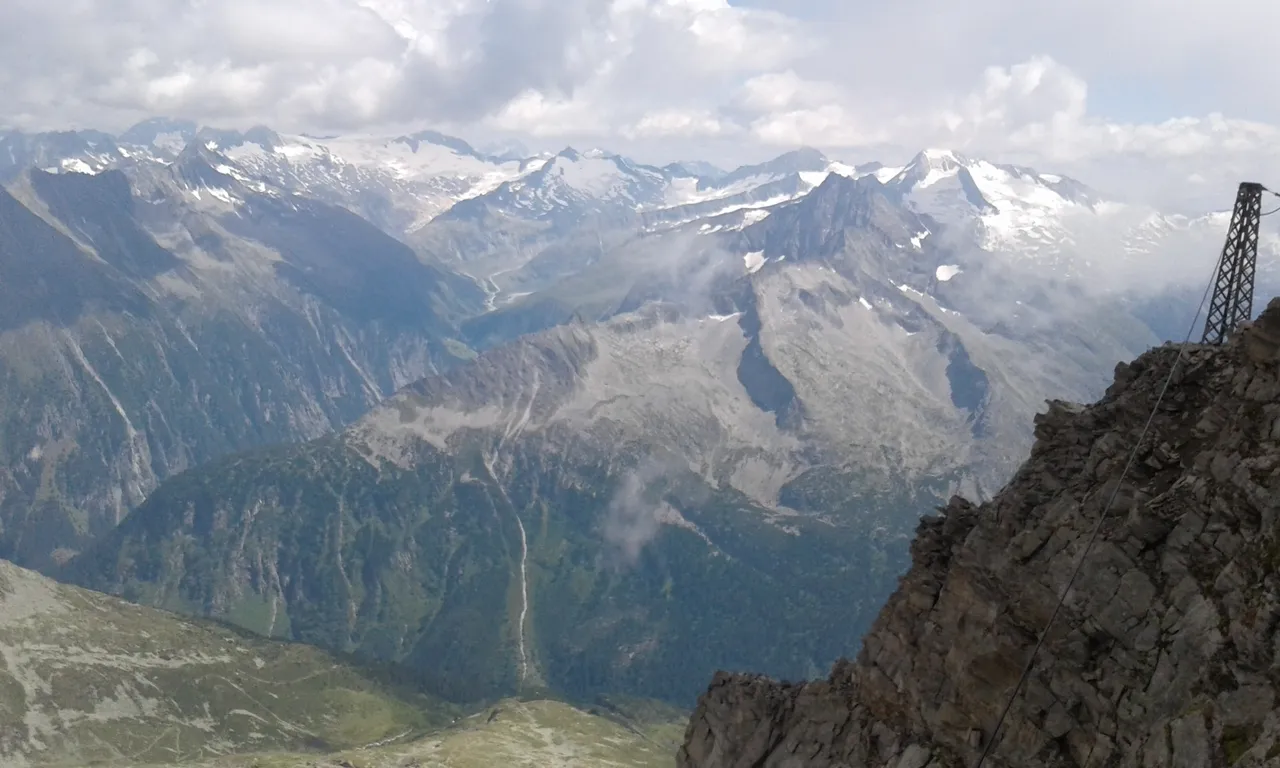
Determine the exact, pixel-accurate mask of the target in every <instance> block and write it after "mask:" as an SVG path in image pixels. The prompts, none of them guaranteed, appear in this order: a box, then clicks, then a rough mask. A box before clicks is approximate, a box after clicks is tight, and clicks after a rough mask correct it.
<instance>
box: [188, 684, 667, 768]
mask: <svg viewBox="0 0 1280 768" xmlns="http://www.w3.org/2000/svg"><path fill="white" fill-rule="evenodd" d="M592 711H593V712H595V713H596V714H592V713H590V712H585V711H583V710H581V709H576V708H574V707H571V706H569V705H568V704H564V703H561V702H557V701H531V702H520V701H515V700H506V701H503V702H501V703H499V704H497V705H495V706H493V707H490V708H488V709H485V710H484V711H482V712H478V713H476V714H474V715H472V716H470V717H467V718H465V719H463V720H460V721H458V723H457V724H455V725H453V726H451V727H449V728H447V729H445V730H444V731H441V732H438V733H434V734H431V735H428V736H426V737H424V738H420V739H415V740H411V741H404V742H396V743H392V744H384V745H376V746H371V747H367V748H363V749H352V750H346V751H343V752H339V753H334V754H331V755H326V756H323V757H317V756H316V755H314V754H301V753H293V754H288V753H277V754H269V755H243V756H237V757H231V758H223V759H212V760H205V761H199V762H196V763H189V764H185V765H184V768H348V767H350V768H408V767H409V766H417V767H419V768H428V766H430V767H431V768H490V766H492V767H493V768H544V767H545V766H556V768H672V766H674V765H675V753H676V750H677V749H678V748H679V744H680V740H681V739H682V738H683V737H684V728H685V718H684V717H683V716H680V717H679V718H677V717H675V716H674V713H672V716H670V717H668V716H660V717H657V718H656V719H655V718H653V717H652V714H653V713H646V714H647V715H648V716H649V717H648V719H646V720H643V721H637V720H633V719H631V716H623V717H619V716H618V714H617V713H609V715H608V716H606V713H604V712H603V711H601V710H598V709H595V710H592ZM631 715H634V713H631Z"/></svg>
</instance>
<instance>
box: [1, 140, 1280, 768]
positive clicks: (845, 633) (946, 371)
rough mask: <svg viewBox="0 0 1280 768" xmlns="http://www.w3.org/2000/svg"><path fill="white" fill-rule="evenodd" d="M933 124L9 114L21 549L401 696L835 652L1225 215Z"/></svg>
mask: <svg viewBox="0 0 1280 768" xmlns="http://www.w3.org/2000/svg"><path fill="white" fill-rule="evenodd" d="M904 159H905V160H906V162H898V164H896V165H883V164H881V163H870V164H862V165H849V164H845V163H841V162H838V161H835V160H832V159H830V158H827V157H825V156H824V155H822V154H821V153H819V152H817V151H815V150H811V149H800V150H796V151H793V152H789V153H787V154H784V155H781V156H780V157H777V158H775V159H773V160H771V161H768V162H765V163H761V164H759V165H753V166H747V167H743V168H739V169H736V170H732V171H721V170H719V169H716V168H713V167H710V166H708V165H707V164H705V163H692V162H691V163H678V164H672V165H668V166H665V167H655V166H648V165H645V164H643V163H639V162H635V161H633V160H631V159H628V158H625V157H621V156H619V155H616V154H612V153H610V152H607V151H602V150H590V151H578V150H574V149H565V150H563V151H561V152H559V153H558V154H542V155H532V156H519V155H516V154H501V155H498V154H492V153H486V152H483V151H479V150H477V149H475V148H473V147H472V146H470V145H469V144H467V143H466V142H464V141H461V140H459V139H456V138H452V137H448V136H444V135H442V134H439V133H436V132H430V131H428V132H422V133H417V134H412V135H406V136H400V137H367V136H352V137H330V138H317V137H308V136H290V135H282V134H279V133H277V132H275V131H273V130H271V129H269V128H265V127H255V128H252V129H249V130H245V131H234V130H220V129H212V128H206V127H200V126H197V125H194V124H191V123H186V122H182V121H174V120H163V119H156V120H150V121H147V122H145V123H142V124H140V125H138V126H135V127H134V128H132V129H130V130H128V131H126V132H124V133H121V134H119V135H108V134H105V133H99V132H92V131H80V132H64V133H50V134H23V133H17V132H10V133H0V183H3V188H2V189H0V557H3V558H6V559H8V560H11V561H13V562H14V563H16V564H17V565H19V566H24V567H26V568H32V569H36V570H39V571H43V572H44V573H45V574H47V575H48V576H52V577H54V578H57V579H60V580H63V581H69V582H71V583H74V584H76V585H79V587H88V588H90V589H92V590H97V591H98V592H106V593H110V594H112V595H115V596H118V597H122V598H124V599H126V600H128V601H132V602H133V603H140V604H142V605H143V606H148V607H149V608H160V609H166V610H168V611H171V612H175V613H179V614H186V615H187V616H188V617H194V618H195V619H198V620H199V621H198V622H197V623H196V624H192V625H191V626H198V627H206V625H205V624H203V623H199V622H203V621H206V620H210V619H212V620H216V621H218V622H221V624H219V625H217V626H219V627H221V626H222V625H225V624H230V625H234V626H236V627H238V628H240V629H241V630H247V631H248V633H249V634H248V636H246V637H245V638H243V639H242V640H241V641H237V642H244V643H245V644H246V645H245V647H246V648H252V649H259V648H267V647H275V643H277V642H278V641H295V642H300V643H304V644H307V645H310V646H318V647H319V648H320V649H323V651H324V653H329V654H337V655H338V656H335V657H329V656H323V657H322V656H320V655H312V656H307V659H309V661H308V662H307V663H309V664H319V663H321V662H320V661H319V660H320V659H322V658H324V659H327V658H339V657H340V658H341V659H342V661H341V664H342V665H348V664H349V665H351V666H350V667H346V666H343V667H342V669H344V670H347V669H349V670H350V671H349V672H344V674H349V675H350V676H351V677H350V679H351V680H353V681H357V682H352V683H350V687H352V689H353V690H359V691H363V693H361V695H362V696H369V697H380V698H378V699H377V700H378V701H379V702H382V703H380V704H379V705H378V706H379V707H382V710H379V711H383V710H385V711H387V712H391V713H393V714H395V713H402V711H403V710H402V709H401V707H403V706H407V705H406V704H405V703H404V702H405V701H406V698H405V697H406V696H408V694H404V693H403V692H401V691H400V690H399V689H398V688H396V689H391V688H380V687H378V686H379V685H380V684H378V683H375V682H368V681H367V680H366V678H365V677H362V676H361V675H364V674H365V673H364V672H361V671H360V670H361V669H363V667H361V666H360V665H369V664H372V665H381V668H385V667H386V666H387V665H391V666H392V667H394V668H395V669H397V670H398V672H397V676H398V677H399V682H400V683H401V684H405V685H407V684H409V683H412V686H410V687H412V688H414V690H420V691H427V692H429V693H430V696H431V702H432V704H431V705H430V710H431V712H442V711H446V710H447V711H449V712H451V713H452V712H455V710H454V709H447V708H448V707H454V708H457V707H464V708H465V707H476V706H480V705H481V704H482V703H492V702H496V701H499V700H502V699H503V698H504V697H513V696H518V697H523V699H525V701H524V702H517V703H510V701H509V703H508V704H507V705H506V707H507V708H508V710H510V711H512V712H516V713H518V714H517V715H516V721H517V722H526V721H527V722H529V723H535V722H542V721H541V720H538V718H548V717H553V718H561V719H564V718H568V720H565V722H568V721H569V720H572V721H573V722H574V723H578V724H579V725H580V724H581V723H584V722H587V720H583V719H582V718H590V717H593V715H590V714H587V713H584V710H583V708H584V707H586V706H587V703H588V702H592V701H598V700H600V697H602V696H606V695H610V694H623V695H627V696H632V697H638V699H639V700H654V701H661V702H665V704H671V705H676V706H681V707H687V706H689V705H691V704H692V703H693V702H694V699H695V697H696V696H697V695H698V694H699V693H700V692H701V691H702V690H704V689H705V686H706V683H707V681H708V680H710V679H711V676H712V674H713V673H714V672H715V671H716V670H717V669H723V668H729V669H741V670H752V671H756V672H763V673H767V674H770V675H774V676H780V677H787V678H793V679H794V678H802V677H814V676H817V675H821V674H824V673H825V670H826V669H828V668H829V666H830V664H831V663H832V662H833V661H834V660H835V659H837V658H839V657H841V656H842V655H850V654H853V653H855V652H856V650H857V648H858V647H859V645H860V643H861V639H862V637H863V635H864V634H865V633H866V632H867V630H868V629H869V628H870V626H871V622H872V621H873V620H874V618H875V616H876V614H877V612H878V611H879V610H880V608H881V606H882V605H883V603H884V601H885V600H886V598H887V597H888V596H889V594H890V593H891V592H892V591H893V589H894V587H895V585H896V584H897V581H898V578H899V576H900V575H901V573H902V572H903V571H904V570H905V569H906V568H907V566H908V564H909V557H908V543H909V541H910V538H911V534H912V532H913V531H914V530H915V528H916V525H917V523H918V522H919V520H920V518H921V516H922V515H925V514H928V513H929V512H930V511H932V510H933V509H934V508H936V507H938V506H939V505H941V504H944V503H945V502H946V501H947V500H948V499H949V498H950V497H951V496H952V495H953V494H957V493H959V494H963V495H965V496H967V497H969V498H971V499H973V500H975V501H978V502H981V501H984V500H986V499H988V498H989V497H990V494H992V493H993V492H994V491H995V490H996V489H998V488H999V487H1000V486H1001V485H1002V484H1003V483H1004V482H1005V481H1006V480H1007V479H1008V478H1009V477H1010V475H1011V474H1012V472H1013V470H1014V469H1015V467H1016V465H1017V464H1018V463H1019V462H1020V461H1021V460H1022V459H1023V457H1024V456H1025V455H1026V453H1027V452H1028V450H1029V449H1030V446H1031V442H1032V434H1031V425H1032V416H1033V414H1035V413H1036V412H1037V411H1038V410H1039V409H1040V407H1041V405H1042V403H1043V402H1044V401H1045V399H1046V398H1059V399H1066V400H1072V401H1089V400H1093V399H1096V398H1097V397H1098V396H1099V395H1100V394H1101V392H1102V391H1103V388H1104V387H1105V386H1106V385H1107V383H1109V382H1110V381H1111V379H1112V372H1113V370H1114V368H1115V366H1116V364H1117V363H1118V362H1120V361H1122V360H1129V359H1132V358H1133V357H1135V356H1137V355H1138V354H1140V353H1142V352H1144V351H1145V350H1147V349H1148V348H1150V347H1152V346H1154V345H1156V344H1158V343H1159V342H1161V341H1162V340H1165V339H1170V338H1177V339H1181V338H1182V336H1183V335H1184V334H1185V333H1186V330H1187V329H1186V327H1185V325H1184V323H1185V318H1189V317H1190V316H1191V314H1192V311H1193V310H1194V307H1195V303H1196V302H1197V301H1198V299H1199V290H1198V289H1199V286H1202V285H1203V283H1204V280H1205V279H1206V278H1207V277H1208V275H1209V272H1210V269H1211V268H1212V264H1213V261H1214V257H1215V256H1216V254H1217V252H1218V250H1219V249H1220V248H1221V242H1222V237H1223V235H1224V233H1225V231H1226V226H1227V220H1228V218H1229V214H1224V213H1220V212H1212V213H1206V214H1205V215H1203V216H1199V217H1187V216H1178V215H1168V214H1164V213H1161V212H1159V211H1155V210H1151V209H1148V208H1144V207H1141V206H1137V205H1133V204H1124V203H1118V202H1113V201H1110V200H1108V199H1106V196H1105V195H1104V194H1102V193H1100V192H1098V191H1095V190H1093V189H1090V188H1089V187H1087V186H1086V185H1085V184H1083V183H1081V182H1078V181H1074V180H1071V179H1068V178H1065V177H1062V176H1059V175H1054V174H1050V173H1041V172H1039V171H1036V170H1033V169H1029V168H1024V167H1017V166H1009V165H1002V164H998V163H994V162H989V161H987V160H984V159H979V158H971V157H965V156H962V155H960V154H958V153H955V152H951V151H947V150H938V149H929V150H925V151H922V152H920V153H918V154H917V155H915V156H914V157H911V158H898V159H896V160H898V161H901V160H904ZM1223 202H1224V206H1225V205H1226V204H1227V203H1228V202H1229V201H1226V200H1224V201H1223ZM1262 250H1263V257H1262V262H1261V263H1260V266H1259V290H1260V291H1267V290H1272V289H1273V288H1280V271H1277V265H1280V258H1277V257H1278V256H1280V241H1277V240H1276V239H1275V237H1274V235H1268V236H1267V239H1266V240H1265V242H1264V243H1263V248H1262ZM1186 264H1193V265H1194V266H1193V267H1192V268H1186V269H1184V268H1181V267H1176V266H1175V265H1186ZM1151 275H1158V278H1157V279H1152V278H1151V277H1150V276H1151ZM1193 293H1194V295H1191V294H1193ZM15 573H17V571H15ZM21 573H22V574H23V575H22V576H21V579H19V577H18V576H13V575H11V576H9V577H8V578H9V579H10V580H11V581H14V582H15V583H17V582H18V581H20V580H26V581H23V582H22V583H29V584H32V585H37V584H38V585H39V589H44V590H49V589H55V587H54V586H52V583H51V582H49V583H47V582H45V581H37V580H39V579H41V578H42V577H39V576H35V575H34V574H33V573H31V572H30V571H22V572H21ZM27 589H36V587H35V586H30V587H27ZM56 589H62V590H72V589H73V588H72V587H69V586H62V587H56ZM62 594H65V595H81V594H91V593H84V592H81V591H79V589H78V588H75V591H74V592H65V593H62ZM66 599H70V598H66ZM92 599H93V600H97V601H99V602H100V604H101V605H104V606H106V605H109V606H111V608H110V610H119V611H135V610H137V609H136V608H134V607H128V604H126V603H123V602H120V601H116V600H113V601H111V602H110V603H102V602H101V601H102V600H104V599H105V598H103V597H102V596H100V595H95V596H94V597H93V598H92ZM104 610H106V609H104ZM154 615H156V616H162V615H163V616H166V617H170V618H171V620H172V621H175V622H176V621H179V619H177V618H176V617H171V614H165V613H156V614H154ZM181 621H187V620H186V619H182V620H181ZM175 626H176V625H175ZM183 626H187V625H185V624H184V625H183ZM207 626H215V625H207ZM0 629H3V623H2V620H0ZM174 631H177V630H174ZM184 631H185V630H184ZM201 631H212V630H201ZM219 631H225V630H224V629H220V630H219ZM228 636H230V635H228ZM237 637H239V635H237ZM3 642H5V640H4V638H3V637H0V644H2V643H3ZM202 642H204V641H203V640H202ZM209 642H213V641H212V640H210V641H209ZM254 644H261V645H254ZM285 647H289V648H294V647H295V646H285ZM250 652H251V653H255V654H258V657H261V658H267V657H265V656H262V654H264V653H266V651H260V650H252V651H246V653H250ZM307 653H312V651H311V650H308V651H307ZM315 653H316V654H319V653H320V652H319V651H315ZM2 658H6V659H7V658H8V657H2ZM246 658H247V657H246ZM272 658H274V657H272ZM333 663H334V664H337V663H339V662H333ZM13 679H14V680H15V681H16V682H15V683H14V684H13V685H16V686H18V688H23V686H27V688H23V690H24V691H25V694H24V695H25V696H26V697H27V699H24V700H31V699H32V697H34V696H35V693H34V690H35V689H34V688H32V687H31V686H37V683H35V682H31V681H33V680H35V678H34V677H32V676H30V675H28V676H27V677H21V676H16V677H14V678H13ZM344 679H346V678H344ZM5 680H6V678H4V677H3V676H0V684H4V681H5ZM24 681H27V682H24ZM28 682H29V683H30V685H28ZM10 687H12V686H10ZM4 690H5V689H3V688H0V697H2V696H3V695H4V693H3V692H4ZM193 695H194V694H193ZM415 695H417V694H415ZM554 698H560V699H564V700H566V701H568V702H570V703H571V704H573V705H576V706H578V707H579V708H577V709H575V708H573V707H572V706H570V704H563V705H562V704H556V703H552V702H550V699H554ZM535 700H536V701H535ZM4 701H5V699H4V698H0V717H7V716H8V714H7V713H8V710H7V709H5V708H4V706H3V705H4ZM531 702H533V703H531ZM538 702H541V703H538ZM166 706H167V705H166ZM646 706H648V705H646ZM652 706H654V707H657V706H658V705H656V704H654V705H652ZM557 707H563V709H557ZM254 711H256V710H254ZM456 711H457V712H466V711H471V710H465V709H459V710H456ZM312 716H313V715H312V714H311V713H308V712H303V713H300V714H298V717H300V718H304V717H312ZM388 717H391V715H388ZM405 717H407V716H405V715H402V714H395V718H399V719H395V718H393V719H394V723H393V724H394V725H396V726H399V725H401V724H402V720H403V719H404V718H405ZM415 717H416V715H415ZM423 717H425V715H424V716H423ZM520 718H524V720H521V719H520ZM575 718H577V719H575ZM28 722H29V723H30V718H29V717H28ZM41 722H42V723H43V722H44V721H41ZM49 722H52V723H53V725H49V726H48V727H49V728H53V729H54V730H57V729H59V728H62V729H63V731H62V732H65V728H66V727H69V726H65V725H59V723H62V722H63V721H61V720H58V719H57V718H54V719H52V720H50V721H49ZM308 722H309V721H308ZM431 722H434V721H431ZM590 722H591V723H595V725H593V726H592V727H595V726H599V727H601V728H606V730H607V728H617V729H619V730H618V732H619V733H632V734H633V735H634V734H635V733H639V732H643V733H646V734H647V733H649V731H645V730H644V729H638V728H637V727H634V726H627V727H630V728H632V730H627V728H624V727H623V726H621V725H618V722H622V723H624V724H625V723H630V722H632V721H630V720H626V719H622V720H618V721H616V722H615V721H612V720H611V721H608V724H607V727H606V725H601V724H600V723H599V722H597V721H595V720H592V721H590ZM646 722H647V721H646ZM0 724H3V721H0ZM489 725H491V723H490V724H489ZM28 727H29V732H30V733H40V734H44V733H46V731H39V730H38V729H37V728H36V726H33V725H30V724H29V725H28ZM40 727H44V726H43V725H42V726H40ZM149 727H150V726H149ZM308 727H310V726H308ZM426 727H427V726H426V725H424V724H423V722H419V721H418V720H413V721H412V722H409V723H408V724H406V725H405V727H404V728H403V729H402V730H410V729H411V728H426ZM513 727H514V726H513ZM529 727H530V728H532V729H533V730H535V731H536V730H537V727H535V726H533V725H531V726H529ZM538 727H540V726H538ZM574 727H578V726H576V725H575V726H574ZM647 727H648V726H646V728H647ZM312 730H315V729H312ZM481 730H484V729H481ZM492 730H493V729H492V728H490V729H489V731H492ZM489 731H484V732H485V733H489ZM259 732H262V731H261V729H259ZM147 733H148V734H150V733H152V731H147ZM263 733H265V732H263ZM272 733H275V732H274V731H273V732H272ZM280 733H281V735H280V736H279V738H277V737H276V736H274V735H271V736H270V738H266V737H264V738H265V739H266V740H265V741H262V740H260V741H261V744H258V743H249V742H247V741H241V742H237V743H234V744H220V745H219V747H218V748H219V749H220V750H221V752H222V753H223V754H225V753H229V752H240V751H244V750H247V749H255V748H259V747H260V746H262V745H266V746H270V747H272V748H290V749H296V748H300V745H301V746H302V747H305V744H302V742H301V740H299V739H297V738H294V736H296V735H297V734H296V733H295V732H292V731H291V732H290V733H289V734H285V733H284V732H283V731H281V732H280ZM362 733H363V732H362ZM610 733H613V732H612V731H610ZM290 734H292V735H290ZM381 735H382V732H381V731H379V733H378V736H377V737H378V738H380V737H381ZM286 736H287V737H288V738H286ZM32 738H35V737H32ZM40 738H44V737H43V736H41V737H40ZM76 738H81V737H79V736H77V737H76ZM139 738H142V737H141V736H139ZM442 738H444V737H442ZM458 738H461V737H458ZM468 738H470V737H468ZM494 738H498V736H494ZM609 738H613V736H610V737H609ZM618 738H622V737H621V736H618ZM645 738H649V737H648V736H646V737H645ZM374 740H375V737H370V738H369V739H368V741H374ZM446 740H447V739H446ZM641 741H642V742H643V743H645V744H651V743H652V742H651V740H650V741H645V740H644V739H641ZM30 743H32V742H24V744H30ZM75 743H80V742H78V741H77V742H75ZM350 743H351V741H350V740H348V741H344V742H341V743H339V742H338V741H336V740H335V741H332V742H325V746H346V745H349V744H350ZM441 743H442V744H443V743H445V742H444V741H441ZM450 743H453V742H450ZM636 743H637V744H639V743H640V742H636ZM636 749H640V747H636ZM646 749H647V748H646ZM633 751H634V750H633ZM641 751H643V750H641ZM645 754H648V753H645ZM672 754H674V748H673V749H672ZM200 756H202V757H215V756H216V755H215V754H214V753H213V752H208V754H201V755H200ZM646 759H647V758H646ZM602 760H603V758H602ZM582 764H584V765H586V764H606V763H604V762H600V763H582ZM608 764H613V763H608ZM636 764H649V763H636Z"/></svg>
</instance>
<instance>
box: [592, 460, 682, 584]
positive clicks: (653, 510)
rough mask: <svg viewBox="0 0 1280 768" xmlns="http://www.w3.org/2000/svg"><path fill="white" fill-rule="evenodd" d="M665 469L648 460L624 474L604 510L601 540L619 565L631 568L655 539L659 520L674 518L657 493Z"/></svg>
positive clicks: (658, 529)
mask: <svg viewBox="0 0 1280 768" xmlns="http://www.w3.org/2000/svg"><path fill="white" fill-rule="evenodd" d="M665 472H666V467H665V466H664V465H663V464H662V463H661V462H659V461H656V460H653V459H649V460H646V461H645V462H643V463H642V464H641V465H640V466H639V467H637V468H635V469H633V470H631V471H629V472H627V474H626V475H625V476H624V477H623V478H622V481H621V482H620V483H619V484H618V488H617V490H616V491H614V494H613V498H611V499H610V500H609V506H608V508H607V509H606V510H605V517H604V523H603V531H604V540H605V542H606V543H607V544H609V545H610V546H611V547H613V548H614V549H615V550H616V552H617V554H618V556H619V558H620V562H621V564H623V565H627V566H632V565H635V564H636V562H637V561H638V560H639V559H640V553H641V552H642V551H643V550H644V548H645V547H646V546H648V544H649V542H651V541H653V540H654V539H655V538H657V536H658V533H659V531H661V529H662V521H663V520H664V519H671V518H675V517H678V516H679V515H678V514H677V513H675V510H674V509H673V508H672V507H671V505H670V504H669V503H667V501H666V500H664V499H662V498H661V494H660V492H659V491H655V488H657V487H660V485H661V484H660V483H657V481H659V480H661V478H662V477H663V475H664V474H665Z"/></svg>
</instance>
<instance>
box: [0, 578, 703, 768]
mask: <svg viewBox="0 0 1280 768" xmlns="http://www.w3.org/2000/svg"><path fill="white" fill-rule="evenodd" d="M684 725H685V716H684V714H683V713H681V712H679V711H677V710H674V709H671V708H669V707H665V706H663V705H660V704H654V703H651V702H644V701H632V700H620V701H619V700H606V699H599V700H598V701H597V703H596V704H595V705H594V706H592V707H589V708H586V709H585V710H584V709H579V708H575V707H572V706H569V705H568V704H564V703H561V702H556V701H543V700H539V701H529V702H520V701H515V700H508V701H503V702H500V703H498V704H495V705H492V706H489V707H487V708H485V709H483V710H481V711H479V712H475V713H469V712H465V711H463V710H460V709H458V708H456V707H453V706H450V705H448V704H444V703H442V702H440V701H438V700H435V699H432V698H429V697H426V696H422V695H419V694H415V693H412V692H410V691H407V690H400V689H398V688H397V687H396V686H395V684H394V683H392V682H390V677H389V676H388V675H385V674H383V673H380V672H370V671H367V670H364V669H360V668H357V667H354V666H352V665H350V664H348V663H346V662H345V661H344V660H343V659H341V658H338V657H335V656H332V655H330V654H327V653H325V652H323V651H320V650H317V649H315V648H311V647H309V646H305V645H298V644H290V643H279V642H272V641H268V640H263V639H261V638H258V637H255V636H252V635H249V634H247V633H244V632H242V631H239V630H235V629H231V628H227V627H223V626H221V625H217V624H210V623H207V622H198V621H191V620H187V619H183V618H181V617H179V616H177V615H174V614H171V613H167V612H164V611H159V610H155V609H152V608H145V607H141V606H137V605H134V604H132V603H127V602H124V601H121V600H118V599H116V598H113V597H109V596H107V595H102V594H99V593H96V592H91V591H88V590H84V589H80V588H77V587H71V586H66V585H62V584H58V583H56V582H53V581H51V580H49V579H47V578H45V577H43V576H40V575H38V574H36V573H34V572H33V571H29V570H26V569H23V568H19V567H17V566H15V565H13V564H11V563H8V562H6V561H3V560H0V766H5V768H8V767H9V766H33V767H34V766H50V767H52V766H58V767H60V768H61V767H63V766H65V767H66V768H71V766H77V767H79V766H85V765H100V766H106V767H109V768H117V767H118V766H119V767H122V766H160V765H172V766H209V767H210V768H248V767H249V766H261V767H262V768H268V767H270V768H291V767H292V766H297V767H298V768H302V766H327V765H332V766H340V765H344V764H345V765H351V766H357V767H358V768H375V767H377V766H397V767H398V768H399V767H401V766H412V765H421V766H447V767H449V768H472V767H478V766H489V765H493V766H502V767H503V768H512V767H514V766H525V765H527V766H542V765H557V766H560V765H563V766H581V767H582V768H611V767H613V766H617V767H619V768H632V767H633V766H634V767H635V768H649V767H650V766H654V767H656V766H671V765H672V764H673V763H674V754H675V750H676V748H677V746H678V744H679V741H680V739H681V738H682V737H683V734H684Z"/></svg>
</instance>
